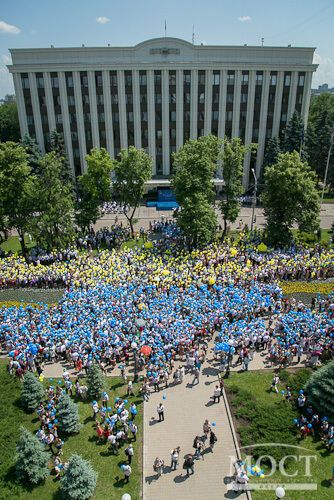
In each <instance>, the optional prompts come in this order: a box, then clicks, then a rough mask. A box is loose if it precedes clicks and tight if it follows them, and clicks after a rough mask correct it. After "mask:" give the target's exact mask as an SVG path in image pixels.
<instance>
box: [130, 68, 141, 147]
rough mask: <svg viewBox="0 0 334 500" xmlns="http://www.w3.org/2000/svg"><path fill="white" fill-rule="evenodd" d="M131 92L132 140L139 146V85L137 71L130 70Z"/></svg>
mask: <svg viewBox="0 0 334 500" xmlns="http://www.w3.org/2000/svg"><path fill="white" fill-rule="evenodd" d="M132 92H133V126H134V136H135V137H134V141H135V146H136V148H138V149H140V148H141V120H140V87H139V71H138V70H134V71H132Z"/></svg>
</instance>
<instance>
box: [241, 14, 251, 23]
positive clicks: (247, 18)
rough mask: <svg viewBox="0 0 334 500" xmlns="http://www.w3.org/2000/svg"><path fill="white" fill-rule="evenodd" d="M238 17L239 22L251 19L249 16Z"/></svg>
mask: <svg viewBox="0 0 334 500" xmlns="http://www.w3.org/2000/svg"><path fill="white" fill-rule="evenodd" d="M238 19H239V21H240V22H241V23H247V22H248V21H251V20H252V18H251V16H241V17H238Z"/></svg>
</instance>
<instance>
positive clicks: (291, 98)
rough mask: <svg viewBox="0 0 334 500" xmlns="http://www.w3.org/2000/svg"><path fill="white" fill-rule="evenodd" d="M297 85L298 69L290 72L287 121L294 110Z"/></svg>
mask: <svg viewBox="0 0 334 500" xmlns="http://www.w3.org/2000/svg"><path fill="white" fill-rule="evenodd" d="M297 87H298V71H293V72H292V74H291V82H290V92H289V104H288V114H287V121H289V120H290V118H291V117H292V115H293V113H294V111H295V107H296V96H297Z"/></svg>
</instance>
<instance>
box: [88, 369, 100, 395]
mask: <svg viewBox="0 0 334 500" xmlns="http://www.w3.org/2000/svg"><path fill="white" fill-rule="evenodd" d="M87 385H88V397H89V398H91V399H99V398H100V397H101V393H102V391H103V389H104V379H103V375H102V372H101V369H100V367H99V366H98V365H97V364H96V363H93V364H92V366H91V367H90V368H89V370H88V374H87Z"/></svg>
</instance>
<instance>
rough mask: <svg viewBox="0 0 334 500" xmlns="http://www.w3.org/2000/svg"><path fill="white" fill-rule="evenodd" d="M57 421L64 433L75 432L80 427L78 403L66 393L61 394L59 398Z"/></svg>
mask: <svg viewBox="0 0 334 500" xmlns="http://www.w3.org/2000/svg"><path fill="white" fill-rule="evenodd" d="M58 421H59V424H60V426H61V430H62V432H64V433H65V434H75V433H77V432H79V430H80V429H81V424H80V418H79V408H78V405H77V404H76V403H74V401H72V399H71V398H70V397H69V395H68V394H62V395H61V397H60V399H59V404H58Z"/></svg>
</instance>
